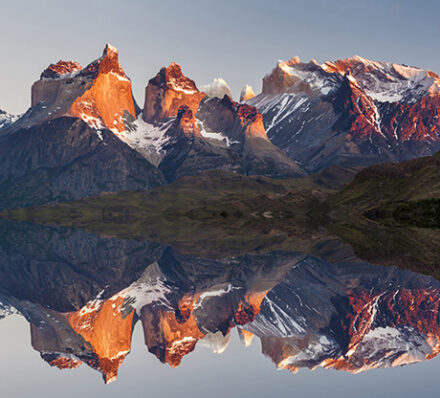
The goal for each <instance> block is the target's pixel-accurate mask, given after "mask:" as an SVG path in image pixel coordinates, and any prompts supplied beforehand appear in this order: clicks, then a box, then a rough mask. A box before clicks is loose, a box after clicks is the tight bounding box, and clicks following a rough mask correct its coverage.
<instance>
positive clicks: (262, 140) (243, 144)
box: [197, 96, 305, 178]
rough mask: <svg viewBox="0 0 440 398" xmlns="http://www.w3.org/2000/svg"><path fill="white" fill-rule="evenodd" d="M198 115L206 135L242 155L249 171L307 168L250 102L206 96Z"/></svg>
mask: <svg viewBox="0 0 440 398" xmlns="http://www.w3.org/2000/svg"><path fill="white" fill-rule="evenodd" d="M197 118H198V119H199V120H200V123H201V126H202V135H203V136H204V137H206V138H208V139H210V138H211V139H212V138H213V139H214V140H217V141H222V140H223V142H224V143H225V144H226V146H228V147H229V148H230V150H231V151H234V152H236V153H237V154H239V156H240V157H241V159H242V163H243V168H244V170H245V174H248V175H253V174H263V175H266V176H269V177H275V178H279V177H281V178H283V177H298V176H301V175H304V174H305V173H304V171H303V170H302V169H301V168H300V167H299V166H298V165H297V164H296V163H295V162H293V161H291V160H290V159H289V158H288V157H287V156H286V155H285V154H284V153H283V152H282V151H281V150H279V149H278V148H277V147H275V146H274V145H273V144H272V143H271V142H270V141H269V139H268V137H267V135H266V130H265V128H264V125H263V117H262V115H261V114H260V113H259V112H258V110H257V109H256V108H255V107H253V106H249V105H248V104H239V103H237V102H235V101H233V100H232V99H231V98H229V97H228V96H225V97H223V98H222V99H221V100H220V99H217V98H210V99H206V100H203V101H202V103H201V105H200V108H199V111H198V113H197Z"/></svg>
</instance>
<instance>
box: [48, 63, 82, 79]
mask: <svg viewBox="0 0 440 398" xmlns="http://www.w3.org/2000/svg"><path fill="white" fill-rule="evenodd" d="M81 70H82V66H81V65H80V64H79V63H78V62H75V61H62V60H60V61H58V62H57V63H56V64H50V65H49V66H48V67H47V68H46V69H45V70H44V71H43V73H42V74H41V77H40V78H41V79H59V78H63V79H64V78H66V77H73V76H74V75H75V73H78V72H80V71H81Z"/></svg>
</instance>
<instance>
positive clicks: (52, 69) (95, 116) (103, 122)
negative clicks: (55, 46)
mask: <svg viewBox="0 0 440 398" xmlns="http://www.w3.org/2000/svg"><path fill="white" fill-rule="evenodd" d="M61 116H71V117H77V118H80V119H82V120H84V121H85V122H86V123H88V124H89V125H90V126H91V127H94V128H97V129H103V128H107V129H110V130H112V131H114V132H116V133H119V132H122V131H124V130H125V122H124V120H125V119H127V118H129V119H130V118H131V119H135V118H136V112H135V103H134V99H133V95H132V89H131V82H130V80H129V79H128V78H127V76H126V75H125V73H124V71H123V69H122V67H121V65H120V64H119V61H118V50H117V49H116V48H114V47H112V46H111V45H109V44H107V46H106V47H105V49H104V52H103V55H102V57H101V58H99V59H97V60H96V61H93V62H92V63H91V64H89V65H88V66H86V67H85V68H84V69H83V68H81V66H80V65H79V64H78V63H76V62H72V61H59V62H58V63H57V64H52V65H50V66H49V67H48V68H47V69H46V70H45V71H44V72H43V73H42V74H41V78H40V80H38V81H37V82H35V83H34V84H33V86H32V107H31V109H30V110H29V111H28V113H27V117H26V118H24V119H23V120H22V122H21V124H22V125H23V126H25V125H31V124H33V123H36V122H37V121H39V122H41V121H42V120H50V119H55V118H58V117H61Z"/></svg>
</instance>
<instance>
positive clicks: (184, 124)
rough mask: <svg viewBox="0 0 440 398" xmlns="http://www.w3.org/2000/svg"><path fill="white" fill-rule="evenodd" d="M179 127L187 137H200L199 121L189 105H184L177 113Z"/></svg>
mask: <svg viewBox="0 0 440 398" xmlns="http://www.w3.org/2000/svg"><path fill="white" fill-rule="evenodd" d="M176 123H177V126H178V128H179V130H180V131H181V132H183V134H185V135H187V136H192V135H199V136H200V129H199V127H198V123H197V120H196V118H195V116H194V114H193V112H192V110H191V108H190V107H189V106H187V105H182V106H181V107H180V108H179V110H178V111H177V119H176Z"/></svg>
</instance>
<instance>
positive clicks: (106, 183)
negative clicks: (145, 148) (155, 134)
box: [0, 117, 165, 209]
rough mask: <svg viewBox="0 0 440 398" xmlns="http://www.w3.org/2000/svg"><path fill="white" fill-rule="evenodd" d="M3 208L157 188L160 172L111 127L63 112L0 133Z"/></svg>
mask: <svg viewBox="0 0 440 398" xmlns="http://www.w3.org/2000/svg"><path fill="white" fill-rule="evenodd" d="M0 158H1V165H2V167H1V170H0V208H3V209H5V208H6V209H7V208H13V207H26V206H29V205H36V204H43V203H47V202H66V201H70V200H78V199H80V198H83V197H87V196H91V195H97V194H99V193H101V192H108V191H113V192H115V191H121V190H128V189H141V188H154V187H157V186H159V185H161V184H163V183H164V182H165V180H164V178H163V176H162V173H161V172H160V171H159V170H158V169H157V168H156V167H154V166H153V165H152V164H150V163H149V162H148V161H147V160H146V159H144V158H143V157H142V156H141V155H140V154H139V153H138V152H136V151H134V150H133V149H131V148H130V147H129V146H128V145H127V144H125V143H124V142H122V141H121V140H119V139H118V138H117V137H116V136H115V135H114V134H113V133H112V132H110V131H109V130H102V131H98V132H97V131H96V130H94V129H92V128H91V127H89V126H88V125H87V124H86V123H84V122H83V121H82V120H79V119H74V118H65V117H63V118H59V119H56V120H52V121H47V122H45V123H43V124H42V125H39V126H33V127H30V128H28V129H21V130H18V131H16V132H15V133H14V134H8V135H5V136H1V137H0Z"/></svg>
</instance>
